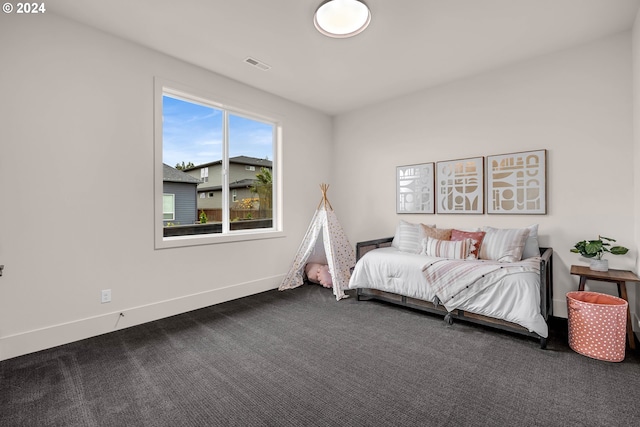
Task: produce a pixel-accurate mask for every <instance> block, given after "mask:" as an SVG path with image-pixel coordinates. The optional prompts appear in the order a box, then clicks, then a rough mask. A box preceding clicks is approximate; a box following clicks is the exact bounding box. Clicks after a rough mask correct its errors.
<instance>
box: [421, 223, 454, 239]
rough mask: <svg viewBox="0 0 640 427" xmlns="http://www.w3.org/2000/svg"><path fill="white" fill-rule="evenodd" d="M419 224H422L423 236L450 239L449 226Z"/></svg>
mask: <svg viewBox="0 0 640 427" xmlns="http://www.w3.org/2000/svg"><path fill="white" fill-rule="evenodd" d="M420 225H421V226H422V234H423V235H424V237H433V238H434V239H438V240H451V229H450V228H436V227H431V226H429V225H425V224H420Z"/></svg>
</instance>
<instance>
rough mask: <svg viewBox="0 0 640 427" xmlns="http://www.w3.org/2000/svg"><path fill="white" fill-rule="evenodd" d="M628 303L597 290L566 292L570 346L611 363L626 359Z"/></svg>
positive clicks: (584, 353)
mask: <svg viewBox="0 0 640 427" xmlns="http://www.w3.org/2000/svg"><path fill="white" fill-rule="evenodd" d="M627 306H628V303H627V302H626V301H625V300H623V299H622V298H618V297H614V296H611V295H607V294H601V293H598V292H580V291H578V292H569V293H567V311H568V313H569V319H568V320H569V347H571V348H572V349H573V351H575V352H576V353H580V354H582V355H584V356H588V357H592V358H594V359H598V360H605V361H608V362H621V361H623V360H624V353H625V347H626V344H627V340H626V328H627Z"/></svg>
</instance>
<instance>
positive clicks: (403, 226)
mask: <svg viewBox="0 0 640 427" xmlns="http://www.w3.org/2000/svg"><path fill="white" fill-rule="evenodd" d="M433 227H435V225H433ZM422 239H424V235H423V234H422V227H421V224H414V223H412V222H408V221H405V220H400V222H399V223H398V227H397V228H396V235H395V236H394V238H393V241H392V242H391V246H393V247H395V248H397V249H398V250H400V251H403V252H410V253H412V254H418V253H420V251H421V249H422V248H421V247H420V242H421V241H422Z"/></svg>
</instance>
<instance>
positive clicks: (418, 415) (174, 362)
mask: <svg viewBox="0 0 640 427" xmlns="http://www.w3.org/2000/svg"><path fill="white" fill-rule="evenodd" d="M552 332H553V333H552V335H551V337H550V341H549V345H548V349H547V350H541V349H540V348H539V346H538V342H537V341H536V340H534V339H531V338H526V337H520V336H517V335H512V334H509V333H505V332H498V331H495V330H491V329H487V328H483V327H480V326H477V325H470V324H465V323H462V322H457V323H455V324H454V325H452V326H448V325H446V324H445V323H444V322H443V320H442V317H438V316H430V315H426V314H422V313H418V312H415V311H412V310H409V309H405V308H399V307H393V306H390V305H386V304H383V303H378V302H358V301H356V300H355V298H354V297H352V298H349V299H346V300H343V301H340V302H336V301H335V299H334V297H333V295H332V294H331V291H330V290H327V289H324V288H322V287H320V286H315V285H305V286H302V287H301V288H298V289H294V290H290V291H284V292H278V291H269V292H265V293H262V294H259V295H254V296H251V297H247V298H242V299H239V300H236V301H231V302H228V303H224V304H220V305H216V306H212V307H208V308H205V309H201V310H197V311H194V312H190V313H186V314H183V315H180V316H175V317H171V318H167V319H163V320H160V321H156V322H152V323H148V324H145V325H141V326H138V327H134V328H130V329H126V330H121V331H117V332H114V333H110V334H107V335H103V336H99V337H95V338H91V339H87V340H83V341H79V342H76V343H72V344H68V345H64V346H60V347H57V348H53V349H49V350H45V351H41V352H38V353H34V354H30V355H26V356H22V357H18V358H15V359H10V360H6V361H3V362H0V374H1V375H0V380H1V383H0V403H1V413H0V425H2V426H563V427H569V426H631V425H640V359H639V358H638V356H637V355H635V354H632V353H631V352H630V351H629V350H628V351H627V358H626V359H625V361H624V362H621V363H610V362H602V361H598V360H594V359H590V358H587V357H584V356H581V355H579V354H577V353H575V352H573V351H572V350H571V349H569V347H568V346H567V344H566V321H565V322H564V323H563V322H562V321H558V322H557V324H555V329H554V330H553V331H552Z"/></svg>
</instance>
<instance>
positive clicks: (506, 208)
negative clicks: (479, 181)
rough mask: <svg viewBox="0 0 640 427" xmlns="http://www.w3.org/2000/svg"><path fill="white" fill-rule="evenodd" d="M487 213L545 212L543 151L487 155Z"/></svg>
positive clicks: (545, 190) (545, 159)
mask: <svg viewBox="0 0 640 427" xmlns="http://www.w3.org/2000/svg"><path fill="white" fill-rule="evenodd" d="M487 213H488V214H525V215H545V214H546V213H547V150H535V151H522V152H517V153H508V154H500V155H495V156H487Z"/></svg>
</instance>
